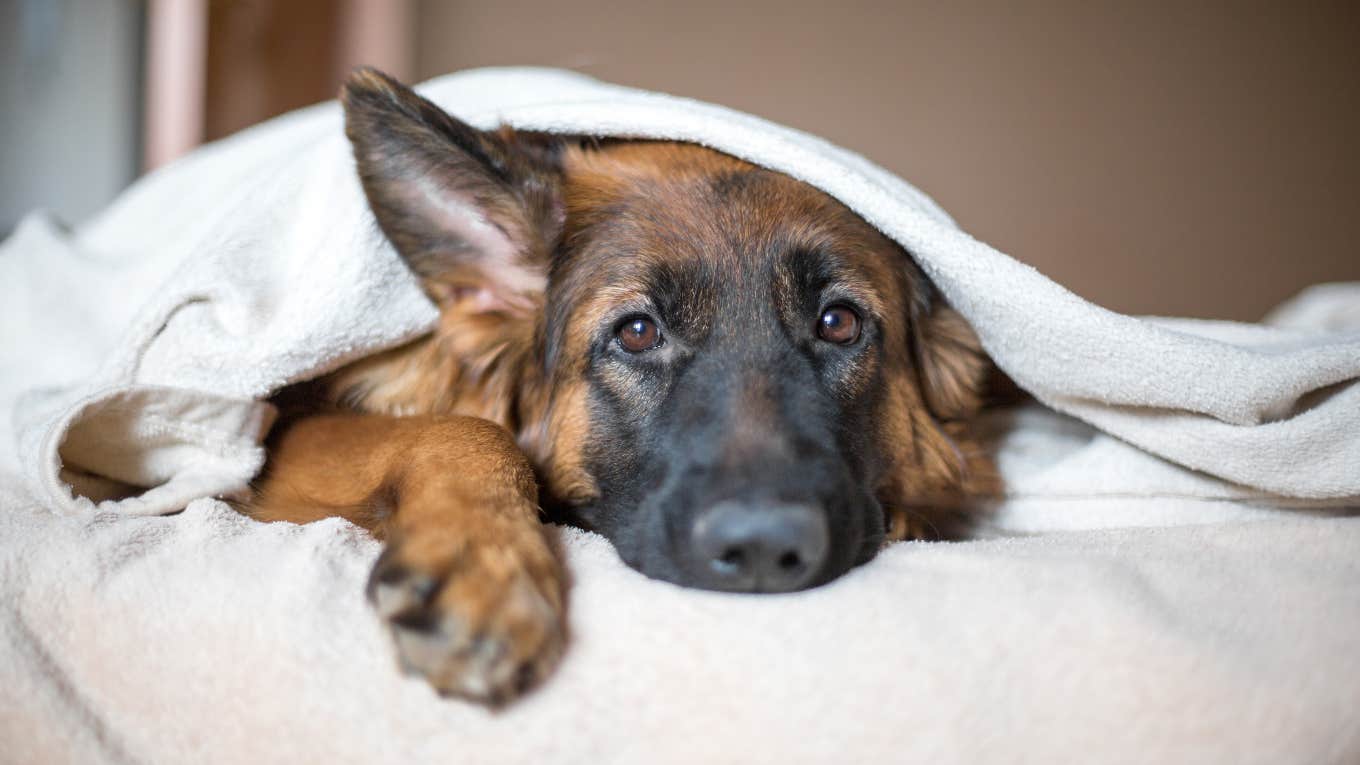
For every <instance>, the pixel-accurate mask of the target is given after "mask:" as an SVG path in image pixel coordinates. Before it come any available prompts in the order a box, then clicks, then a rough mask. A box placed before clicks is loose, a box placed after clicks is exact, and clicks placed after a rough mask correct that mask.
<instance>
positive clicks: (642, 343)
mask: <svg viewBox="0 0 1360 765" xmlns="http://www.w3.org/2000/svg"><path fill="white" fill-rule="evenodd" d="M615 334H616V335H617V336H618V338H619V347H620V348H622V349H624V350H625V351H628V352H629V353H642V352H643V351H650V350H651V349H653V348H655V347H657V346H659V345H661V330H660V329H657V326H656V322H654V321H652V320H651V319H649V318H647V317H646V316H634V317H632V318H631V319H625V320H624V322H623V323H622V324H620V325H619V328H618V330H616V331H615Z"/></svg>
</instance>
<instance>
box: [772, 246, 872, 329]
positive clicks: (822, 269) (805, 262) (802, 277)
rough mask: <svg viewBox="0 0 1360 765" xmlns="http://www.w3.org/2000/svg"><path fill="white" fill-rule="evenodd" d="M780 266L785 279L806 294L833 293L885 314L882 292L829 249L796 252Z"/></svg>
mask: <svg viewBox="0 0 1360 765" xmlns="http://www.w3.org/2000/svg"><path fill="white" fill-rule="evenodd" d="M778 263H779V268H780V269H782V271H783V274H782V275H783V278H785V279H787V280H789V282H790V283H791V284H792V285H794V286H795V287H797V288H798V289H799V290H801V291H803V292H804V293H806V294H823V293H826V292H828V291H830V290H832V289H834V290H835V291H836V292H838V293H840V294H841V295H843V296H844V297H846V298H848V299H851V300H854V301H855V302H856V303H859V304H860V305H861V306H863V307H864V308H867V309H868V310H870V311H871V312H874V313H881V312H882V311H883V310H884V306H883V298H882V296H881V295H880V293H879V290H876V289H874V286H873V284H872V283H871V282H870V280H869V279H868V278H867V275H866V274H864V273H862V272H861V270H860V269H857V268H855V267H854V265H853V261H852V260H851V259H850V258H848V257H844V256H841V255H839V254H836V253H834V252H833V251H831V250H830V249H829V248H825V247H815V248H794V249H793V250H791V251H790V252H789V253H788V254H787V255H786V256H785V257H784V258H782V259H781V260H780V261H778Z"/></svg>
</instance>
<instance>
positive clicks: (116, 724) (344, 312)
mask: <svg viewBox="0 0 1360 765" xmlns="http://www.w3.org/2000/svg"><path fill="white" fill-rule="evenodd" d="M422 90H423V92H424V93H425V94H426V95H428V96H430V97H431V98H433V99H434V100H435V101H436V102H438V103H439V104H441V105H442V106H443V107H445V108H447V109H449V110H450V111H452V112H454V113H455V114H458V115H460V116H462V117H464V118H466V119H468V120H470V121H472V122H474V123H476V124H478V125H482V126H487V127H489V126H491V125H493V124H496V123H497V122H499V121H501V120H505V121H508V122H510V123H512V124H515V125H518V126H521V127H525V128H536V129H551V130H560V131H565V132H586V133H596V134H601V135H621V136H637V137H669V138H679V139H686V140H694V141H698V142H701V143H705V144H708V145H711V146H715V147H717V148H720V149H723V150H725V151H728V152H730V153H732V154H735V155H738V156H742V157H745V158H747V159H751V160H753V161H756V162H759V163H761V164H765V165H768V166H770V167H773V168H775V169H779V170H783V171H786V172H789V173H791V174H792V175H795V176H797V177H799V178H802V179H804V180H807V181H809V182H811V183H814V184H815V185H817V186H819V187H821V188H823V189H825V190H827V191H828V192H830V193H832V194H835V195H836V196H838V197H839V198H841V199H842V200H843V201H845V203H846V204H848V205H849V206H851V207H852V208H854V209H855V210H857V211H858V212H860V213H861V214H862V215H864V216H865V218H866V219H868V220H869V221H870V222H872V223H873V224H875V225H876V226H878V227H879V228H881V229H882V230H883V231H884V232H885V233H887V234H888V235H890V236H892V237H894V238H895V239H897V240H898V241H899V242H901V243H902V244H903V245H904V246H906V247H907V248H908V249H909V250H910V251H911V252H912V253H913V254H914V255H915V257H916V258H917V259H918V260H919V261H920V263H921V264H922V267H923V268H924V269H925V270H926V271H928V272H929V273H930V275H931V276H932V278H933V279H934V280H935V281H936V283H937V284H938V285H939V286H940V287H941V289H942V290H943V291H944V292H945V293H946V295H947V296H948V297H949V299H950V300H951V302H953V303H954V304H955V305H956V306H957V307H958V308H959V310H960V311H962V312H963V314H964V315H965V316H966V317H967V318H968V319H969V320H970V321H971V322H972V323H973V324H974V326H975V327H976V328H977V330H978V332H979V334H980V336H981V337H982V339H983V341H984V343H985V345H986V346H987V349H988V351H989V352H990V353H991V354H992V355H993V357H994V358H996V359H997V360H998V362H999V363H1000V364H1001V365H1002V366H1003V367H1004V368H1005V369H1006V370H1007V371H1008V372H1010V373H1011V374H1012V375H1013V376H1014V377H1015V378H1016V379H1017V380H1018V381H1019V382H1020V383H1021V384H1022V385H1024V386H1025V387H1026V388H1028V389H1029V390H1030V391H1031V392H1033V393H1034V394H1035V395H1036V396H1037V398H1038V399H1039V400H1040V401H1042V402H1044V403H1045V404H1047V405H1048V406H1047V407H1044V406H1031V407H1026V408H1022V409H1018V410H1015V411H1007V412H998V413H995V414H992V415H990V416H989V417H988V418H987V419H986V420H985V421H984V422H982V423H981V424H980V427H981V428H983V429H984V431H985V432H986V435H987V437H988V438H989V439H990V441H991V443H992V444H993V446H994V448H995V451H996V454H997V459H998V464H999V466H1000V468H1001V472H1002V475H1003V478H1004V479H1005V484H1006V487H1007V488H1006V493H1005V494H1004V495H1003V496H1001V497H998V498H997V500H996V502H995V503H994V506H993V507H992V508H991V510H992V514H991V516H990V517H989V519H988V522H987V524H986V526H985V528H984V531H985V532H987V534H989V535H990V538H984V539H979V540H977V541H973V542H967V543H958V544H916V543H912V544H898V545H893V546H890V547H889V548H887V549H886V550H884V551H883V553H882V554H881V555H880V556H879V557H878V558H877V559H875V560H874V561H873V562H871V563H870V564H868V565H866V566H863V567H861V568H859V569H856V570H855V571H852V572H851V573H850V574H848V575H847V576H845V577H843V578H841V579H839V580H837V581H836V582H833V583H831V584H830V585H828V586H826V587H822V588H818V589H816V590H812V591H808V592H802V593H796V594H791V595H780V596H743V595H730V594H721V593H706V592H697V591H693V590H682V589H679V588H676V587H674V586H671V585H668V584H665V583H660V582H655V581H651V580H648V579H645V578H644V577H642V576H641V575H639V574H637V573H636V572H634V571H632V570H630V569H628V568H627V567H625V566H624V565H623V564H622V563H621V562H620V561H619V560H618V558H617V556H616V555H615V553H614V551H613V549H612V548H611V547H610V545H609V544H608V543H607V542H606V541H605V540H603V539H601V538H599V537H596V536H593V535H590V534H588V533H584V532H580V531H575V530H568V529H559V530H557V531H556V534H557V536H558V538H559V540H560V543H561V548H562V554H563V556H564V559H565V561H566V564H567V567H568V570H569V572H570V579H571V587H570V592H569V614H570V617H569V618H570V645H569V649H568V651H567V654H566V657H565V659H564V661H563V664H562V666H561V668H560V670H559V671H558V672H556V673H555V674H554V675H553V676H552V677H551V678H550V679H549V681H548V682H547V683H546V685H545V686H544V687H543V688H542V689H540V690H539V691H537V692H535V693H533V694H531V695H530V696H529V697H527V698H526V699H524V700H523V701H521V702H519V703H516V704H515V705H513V706H511V707H510V708H509V709H506V710H503V711H500V712H489V711H487V710H485V709H483V708H481V707H477V706H475V705H470V704H466V703H462V702H458V701H445V700H442V699H439V698H437V697H435V696H434V694H433V693H432V692H431V691H430V689H429V687H428V686H427V685H426V684H425V683H424V681H423V680H420V679H415V678H407V677H403V676H402V675H401V674H400V673H399V672H398V670H397V668H396V666H395V661H394V658H393V652H392V647H391V645H390V641H389V640H388V638H387V635H386V634H385V633H384V630H383V627H382V625H381V623H380V621H379V620H378V618H377V617H376V616H375V615H374V613H373V612H372V609H371V608H369V606H368V605H367V604H366V602H365V601H364V600H363V595H362V590H363V584H364V580H365V578H366V576H367V574H368V571H369V569H370V568H371V566H372V563H373V560H374V558H375V556H376V555H377V552H378V545H377V543H376V542H374V541H373V540H372V539H370V538H369V537H367V535H365V534H364V533H363V532H362V531H360V530H359V529H357V528H355V527H354V526H351V525H349V524H348V523H346V522H344V521H341V520H338V519H331V520H327V521H323V522H320V523H316V524H311V525H308V526H301V527H299V526H294V525H291V524H285V523H277V524H261V523H257V522H254V521H251V520H249V519H247V518H244V517H242V516H240V515H238V514H236V513H234V512H233V511H231V510H230V508H229V507H228V506H227V505H225V504H223V503H222V502H220V501H217V500H214V499H209V498H207V497H210V496H217V495H225V494H230V493H231V492H233V491H236V490H239V489H240V488H241V487H242V486H244V485H245V482H246V481H247V480H248V479H249V478H250V476H251V475H252V474H253V473H254V472H255V471H256V470H257V469H258V467H259V465H260V464H261V461H262V459H263V452H262V450H261V448H260V444H259V442H260V439H261V438H262V436H263V434H264V433H265V432H266V431H267V429H268V426H269V423H270V420H271V417H272V410H271V408H270V407H269V406H268V404H266V403H263V401H262V400H263V398H264V397H265V396H267V394H268V393H269V392H270V391H273V390H275V389H277V388H278V387H280V386H281V385H284V384H286V383H288V382H291V381H294V380H299V379H304V378H307V377H311V376H314V375H317V374H320V373H323V372H325V371H328V370H330V369H333V368H335V367H337V366H339V365H342V364H344V363H346V362H347V361H349V360H351V359H354V358H358V357H360V356H362V355H365V354H367V353H371V352H373V351H375V350H378V349H381V348H385V347H390V346H392V345H395V344H397V343H400V342H403V341H405V340H406V339H409V338H411V337H414V336H416V335H418V334H420V333H421V332H423V331H426V330H427V329H428V328H429V327H430V326H431V325H432V323H433V321H434V320H435V318H436V315H435V311H434V308H433V307H432V306H431V305H430V304H429V303H428V302H427V301H426V300H425V298H424V297H423V296H422V294H421V292H420V290H419V288H418V286H417V285H416V284H415V282H414V280H413V279H412V278H411V277H410V275H409V274H408V273H407V271H406V269H405V267H404V266H403V265H402V264H401V263H400V262H399V260H398V258H397V257H396V255H395V254H394V253H393V252H392V250H391V249H390V247H388V246H387V245H386V244H385V243H384V242H383V240H382V238H381V236H380V235H379V233H378V231H377V228H376V226H375V224H374V222H373V220H372V217H371V215H370V214H369V212H368V211H367V209H366V207H365V205H364V203H363V198H362V194H361V192H360V190H359V187H358V183H357V180H356V179H355V177H354V172H353V167H352V162H351V160H350V157H349V148H348V145H347V144H346V142H345V141H344V138H343V136H342V134H341V124H340V115H339V112H338V109H337V108H336V107H335V106H334V105H333V104H330V105H322V106H319V107H314V108H312V109H309V110H305V111H303V112H299V113H296V114H293V115H290V116H287V117H284V118H281V119H279V120H276V121H274V122H272V123H270V124H267V125H264V126H261V127H259V128H255V129H253V130H250V131H247V132H245V133H243V134H240V135H238V136H236V137H234V138H231V139H229V140H227V141H223V142H221V143H218V144H215V145H213V146H210V147H208V148H206V149H204V150H202V151H200V152H198V153H195V154H194V155H192V156H190V157H188V158H186V159H185V160H183V161H181V162H179V163H177V164H175V165H173V166H171V167H169V168H167V169H165V170H163V171H160V172H158V173H156V174H154V175H152V176H151V177H149V178H147V179H145V180H144V181H142V182H141V183H139V184H138V185H137V186H136V187H134V188H133V189H132V190H130V191H129V192H127V193H126V194H125V195H124V196H123V197H122V198H121V199H120V200H119V201H118V202H117V203H115V204H114V205H113V206H112V207H111V208H110V209H109V210H108V211H106V212H105V213H104V214H103V215H101V216H100V217H98V218H96V219H95V220H93V221H91V222H89V223H86V224H85V225H83V226H81V227H79V228H77V229H75V230H74V231H65V230H63V229H61V228H60V227H59V226H57V225H55V224H54V223H52V222H51V221H49V220H47V219H45V218H43V217H41V216H35V217H33V218H30V219H29V220H28V221H27V222H26V223H25V224H24V225H23V226H21V227H20V229H19V230H18V231H17V232H16V233H15V235H14V236H13V237H11V239H10V240H8V241H7V242H6V243H4V244H3V245H0V337H3V340H4V342H3V343H0V412H3V415H2V416H0V742H3V743H0V761H3V762H41V761H78V762H100V761H108V762H299V761H301V762H377V761H392V762H426V761H437V760H453V761H470V762H581V763H602V762H639V761H644V762H694V761H701V762H709V761H712V762H734V761H741V762H780V763H788V762H827V761H832V762H836V761H840V762H854V761H870V760H874V761H891V762H930V763H940V762H945V763H948V762H984V761H992V762H995V761H1001V762H1066V761H1073V760H1078V761H1095V760H1098V761H1108V762H1149V763H1151V762H1158V763H1160V762H1168V761H1172V762H1223V763H1250V762H1262V763H1280V762H1309V763H1313V762H1337V763H1340V762H1355V761H1360V721H1358V720H1360V718H1357V716H1356V715H1355V701H1356V699H1357V689H1360V598H1357V597H1356V592H1357V589H1358V588H1360V563H1357V561H1358V560H1360V559H1358V558H1357V556H1356V554H1355V551H1356V550H1357V549H1360V518H1356V517H1354V513H1355V508H1356V505H1357V504H1360V503H1358V502H1357V500H1356V496H1357V495H1360V443H1358V442H1360V426H1358V425H1357V423H1358V422H1360V404H1358V402H1357V395H1360V385H1358V384H1357V383H1356V382H1355V378H1356V377H1357V375H1358V374H1360V350H1357V349H1358V348H1360V334H1358V330H1360V311H1357V309H1356V306H1357V305H1360V297H1357V296H1358V295H1360V287H1357V286H1356V285H1328V286H1323V287H1318V288H1314V289H1312V290H1310V291H1308V292H1307V293H1305V294H1304V295H1301V296H1300V297H1299V298H1298V299H1297V300H1296V301H1293V302H1291V303H1290V304H1287V305H1285V306H1282V307H1281V308H1280V309H1279V310H1277V311H1276V312H1275V313H1273V314H1272V315H1271V317H1269V322H1270V323H1269V324H1263V325H1242V324H1228V323H1222V322H1201V321H1187V320H1173V319H1140V318H1133V317H1127V316H1121V315H1117V314H1113V313H1110V312H1107V311H1104V310H1102V309H1100V308H1098V307H1096V306H1093V305H1090V304H1089V303H1086V302H1084V301H1082V300H1080V299H1079V298H1077V297H1075V296H1073V295H1071V294H1070V293H1068V292H1066V291H1065V290H1063V289H1062V288H1061V287H1059V286H1058V285H1055V284H1053V283H1052V282H1050V281H1048V280H1047V279H1045V278H1044V277H1042V276H1041V275H1039V274H1038V273H1036V272H1034V271H1033V270H1031V269H1029V268H1027V267H1025V266H1023V265H1021V264H1019V263H1016V262H1015V261H1013V260H1011V259H1009V258H1007V257H1006V256H1005V255H1002V254H1000V253H998V252H996V251H995V250H993V249H991V248H989V247H987V246H986V245H983V244H981V243H979V242H976V241H975V240H972V239H971V238H969V237H968V236H967V235H966V234H964V233H962V232H960V231H959V230H958V229H957V228H956V227H955V226H954V225H953V223H952V222H951V221H950V219H949V218H948V216H946V215H945V214H944V213H943V212H942V211H940V210H939V209H938V208H937V207H936V206H935V205H934V204H933V203H932V202H930V200H929V199H927V198H926V197H924V196H923V195H921V194H920V193H919V192H917V191H916V190H914V189H912V188H911V187H910V186H908V185H906V184H905V183H903V182H902V181H900V180H899V179H897V178H894V177H892V176H890V175H889V174H887V173H885V172H883V171H882V170H880V169H878V168H875V167H874V166H872V165H870V164H869V163H868V162H866V161H865V160H863V159H862V158H859V157H857V156H855V155H852V154H849V153H846V152H844V151H843V150H840V149H837V148H835V147H832V146H829V145H827V144H825V143H823V142H821V141H819V140H817V139H815V138H812V137H810V136H806V135H803V134H800V133H796V132H793V131H789V130H787V129H784V128H780V127H777V126H774V125H770V124H768V123H765V122H762V121H760V120H757V119H755V118H752V117H748V116H745V115H740V114H736V113H734V112H731V111H728V110H725V109H721V108H719V107H714V106H708V105H704V104H698V103H695V102H691V101H685V100H681V99H674V98H670V97H666V96H659V95H653V94H645V93H639V92H636V91H630V90H625V89H621V88H615V87H613V86H607V85H602V84H599V83H596V82H594V81H591V80H589V79H586V78H583V77H579V76H576V75H571V74H566V73H561V72H551V71H543V70H491V71H480V72H471V73H466V74H460V75H454V76H450V77H447V78H442V79H440V80H437V81H434V82H431V83H428V84H427V85H426V86H424V87H423V88H422ZM1055 410H1058V411H1055ZM1059 411H1061V412H1067V413H1069V414H1070V415H1075V418H1074V417H1072V416H1067V415H1064V414H1060V413H1058V412H1059ZM1077 418H1080V419H1077ZM186 505H187V509H184V508H185V507H186ZM1348 508H1349V509H1348ZM181 509H183V512H179V513H177V514H175V515H169V516H161V515H159V514H162V513H172V512H175V511H179V510H181Z"/></svg>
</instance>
